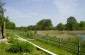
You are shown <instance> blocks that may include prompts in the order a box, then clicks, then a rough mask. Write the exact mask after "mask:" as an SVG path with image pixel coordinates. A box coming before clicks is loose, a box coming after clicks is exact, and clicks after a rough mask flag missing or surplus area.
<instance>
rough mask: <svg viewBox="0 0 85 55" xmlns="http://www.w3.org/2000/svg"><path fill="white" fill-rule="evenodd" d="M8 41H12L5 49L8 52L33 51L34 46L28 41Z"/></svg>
mask: <svg viewBox="0 0 85 55" xmlns="http://www.w3.org/2000/svg"><path fill="white" fill-rule="evenodd" d="M10 43H12V44H11V45H10V46H9V47H8V49H7V51H8V52H13V53H19V52H28V53H30V52H33V51H34V50H35V49H36V48H35V47H34V46H33V45H32V44H30V43H28V42H23V41H18V40H13V39H12V40H11V41H10Z"/></svg>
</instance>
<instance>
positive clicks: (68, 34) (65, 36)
mask: <svg viewBox="0 0 85 55" xmlns="http://www.w3.org/2000/svg"><path fill="white" fill-rule="evenodd" d="M37 33H38V34H40V35H49V36H52V37H57V38H63V39H69V38H74V37H76V34H85V31H53V30H51V31H37Z"/></svg>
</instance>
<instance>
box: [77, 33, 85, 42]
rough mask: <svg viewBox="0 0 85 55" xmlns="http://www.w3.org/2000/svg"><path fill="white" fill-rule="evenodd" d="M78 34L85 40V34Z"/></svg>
mask: <svg viewBox="0 0 85 55" xmlns="http://www.w3.org/2000/svg"><path fill="white" fill-rule="evenodd" d="M77 36H78V37H79V38H80V39H82V40H84V41H85V34H83V35H82V34H77Z"/></svg>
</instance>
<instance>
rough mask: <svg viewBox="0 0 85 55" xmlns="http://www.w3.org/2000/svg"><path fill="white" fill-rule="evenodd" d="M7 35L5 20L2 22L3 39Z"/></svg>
mask: <svg viewBox="0 0 85 55" xmlns="http://www.w3.org/2000/svg"><path fill="white" fill-rule="evenodd" d="M5 36H6V30H5V22H4V23H3V24H2V39H3V38H5Z"/></svg>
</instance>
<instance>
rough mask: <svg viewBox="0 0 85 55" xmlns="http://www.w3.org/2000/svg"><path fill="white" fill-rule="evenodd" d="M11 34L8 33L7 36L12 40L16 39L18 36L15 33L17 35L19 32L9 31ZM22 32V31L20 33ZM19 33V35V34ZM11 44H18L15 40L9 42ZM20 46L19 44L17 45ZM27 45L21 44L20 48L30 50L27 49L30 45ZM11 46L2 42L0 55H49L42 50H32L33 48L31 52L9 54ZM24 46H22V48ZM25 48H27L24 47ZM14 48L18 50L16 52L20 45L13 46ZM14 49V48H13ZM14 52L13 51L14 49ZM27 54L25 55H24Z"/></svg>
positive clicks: (0, 43)
mask: <svg viewBox="0 0 85 55" xmlns="http://www.w3.org/2000/svg"><path fill="white" fill-rule="evenodd" d="M8 31H9V32H7V33H8V34H7V37H10V39H11V38H16V36H14V34H15V33H17V31H13V30H12V31H11V30H8ZM19 32H20V31H19ZM19 32H18V33H19ZM9 42H10V43H12V45H13V44H14V43H15V42H17V41H16V40H14V41H9ZM17 44H18V43H17ZM24 44H25V43H21V44H20V48H21V47H22V48H23V49H25V48H30V47H27V44H28V43H26V45H24ZM10 45H11V44H6V43H4V42H0V55H49V54H48V53H45V52H43V51H41V50H39V49H37V48H36V49H35V50H32V48H31V50H30V51H31V52H23V51H22V52H16V53H15V52H9V51H7V49H10V48H11V47H10ZM21 45H22V46H21ZM24 46H25V47H24ZM12 47H14V48H16V49H15V50H17V48H18V47H19V45H16V46H15V45H13V46H12ZM11 49H12V48H11ZM12 50H13V49H12ZM24 53H25V54H24Z"/></svg>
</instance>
